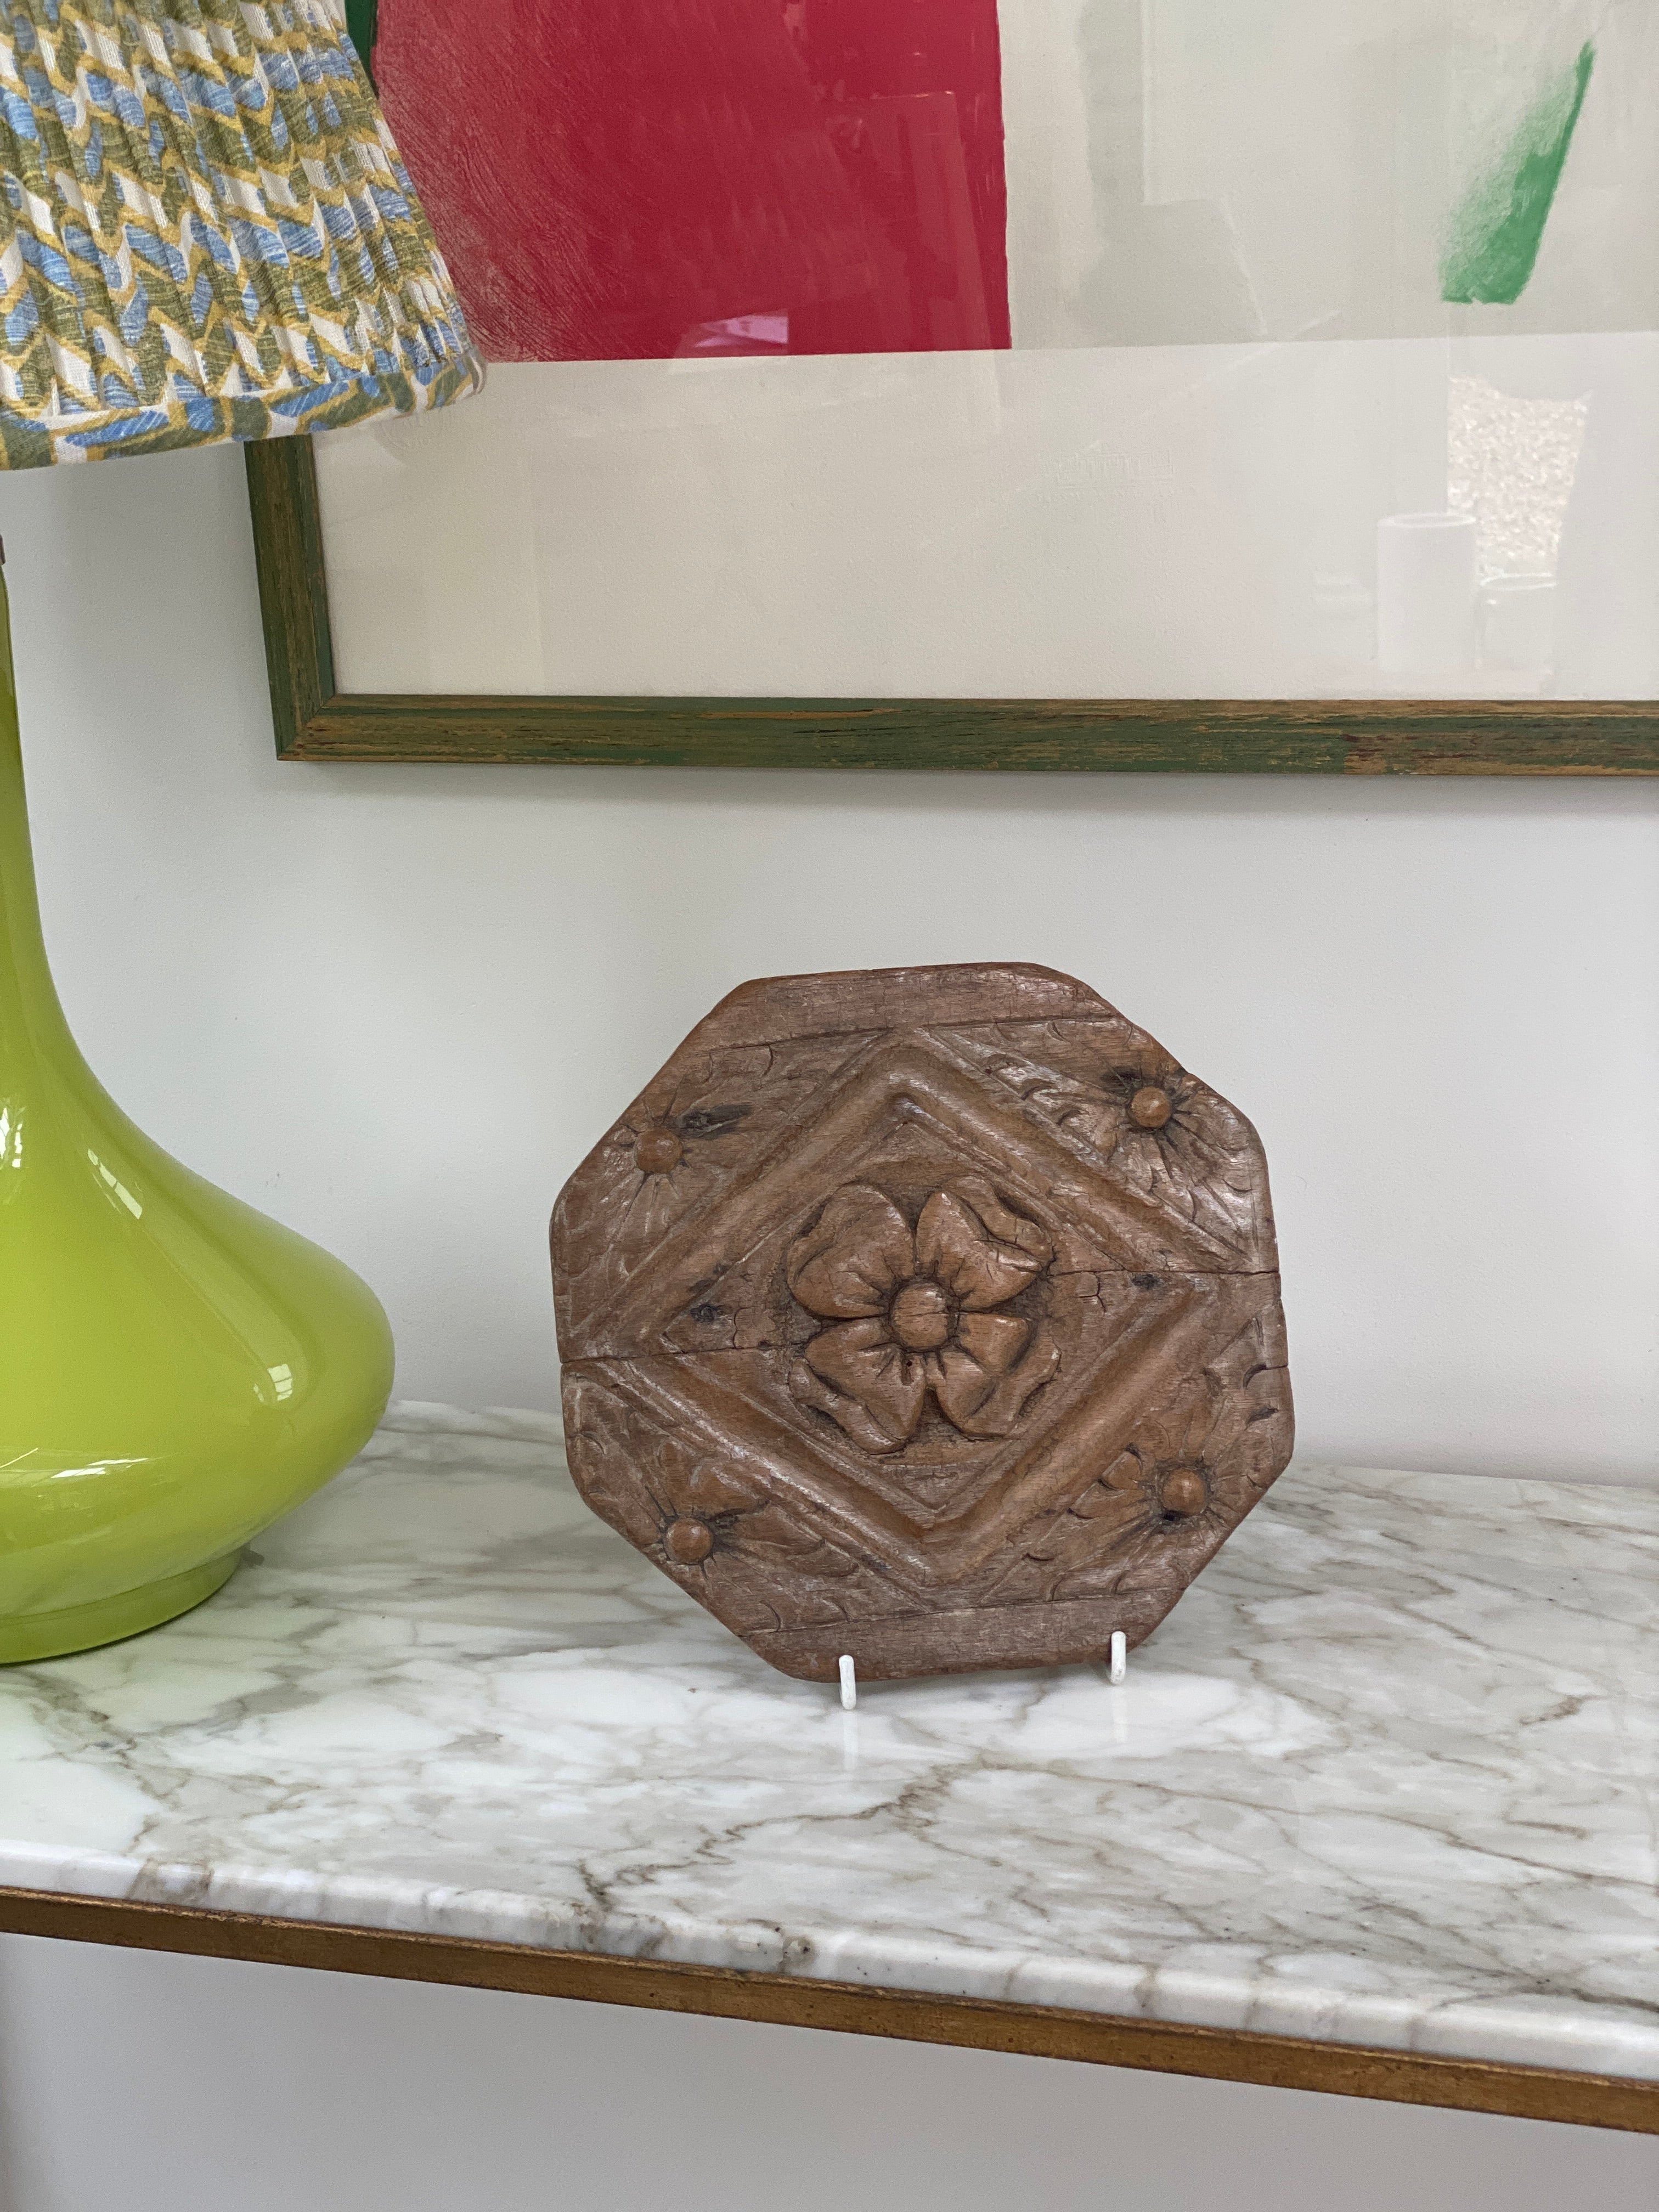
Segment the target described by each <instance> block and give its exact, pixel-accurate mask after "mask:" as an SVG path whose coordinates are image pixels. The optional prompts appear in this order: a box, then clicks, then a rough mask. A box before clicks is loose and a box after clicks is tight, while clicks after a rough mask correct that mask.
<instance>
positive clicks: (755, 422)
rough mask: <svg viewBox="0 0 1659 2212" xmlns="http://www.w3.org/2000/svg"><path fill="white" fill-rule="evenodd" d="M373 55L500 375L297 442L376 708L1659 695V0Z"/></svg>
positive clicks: (1170, 6)
mask: <svg viewBox="0 0 1659 2212" xmlns="http://www.w3.org/2000/svg"><path fill="white" fill-rule="evenodd" d="M481 17H482V18H483V19H484V21H485V22H486V24H487V25H488V26H489V27H491V28H493V30H494V32H495V39H494V40H493V41H489V40H486V41H484V42H483V45H484V47H485V49H486V51H488V50H489V47H490V46H493V50H494V56H495V58H492V59H491V60H490V64H489V80H490V83H491V90H490V92H489V94H488V95H486V94H485V91H484V80H483V73H482V64H479V63H478V62H477V61H476V60H474V61H473V62H471V64H468V62H467V61H466V56H467V55H468V54H469V53H472V54H474V55H476V54H477V52H478V51H479V48H480V40H479V28H478V26H479V19H480V18H481ZM503 49H506V50H507V51H509V52H511V54H512V56H513V62H512V66H511V68H510V70H507V72H506V75H507V77H508V79H509V81H510V82H513V83H514V84H516V85H518V86H519V87H520V88H521V89H520V95H519V97H518V98H517V100H514V101H513V102H510V103H508V104H507V106H506V107H503V106H502V105H501V101H500V99H499V92H498V89H497V88H498V87H499V84H500V82H501V71H500V70H499V66H498V57H499V55H500V53H501V51H502V50H503ZM375 64H376V72H377V76H378V77H379V80H380V87H381V91H382V95H383V97H384V99H385V101H386V107H387V110H388V112H389V114H390V116H391V118H392V125H393V128H394V130H395V131H396V132H397V133H398V138H399V142H400V144H401V146H402V148H403V150H404V155H405V158H406V159H407V161H409V164H410V168H411V171H412V172H413V173H414V175H415V178H416V182H417V184H418V185H419V186H420V189H421V191H422V197H423V198H424V200H425V202H426V204H427V206H428V210H429V211H430V213H431V214H432V216H433V218H434V221H435V225H436V227H437V228H438V230H439V233H440V235H441V238H442V240H443V241H444V243H445V246H446V248H447V252H448V255H449V258H450V261H451V264H452V267H453V271H454V274H455V276H456V277H457V280H458V283H459V287H460V289H461V292H462V295H463V297H464V300H465V303H466V305H467V307H468V310H469V313H470V314H471V318H472V319H473V322H474V324H475V326H476V329H477V335H478V336H479V337H480V339H481V340H482V342H483V347H484V349H485V351H486V352H487V353H488V354H489V356H490V357H491V359H492V362H494V363H495V366H494V368H493V369H492V374H491V379H490V383H489V388H488V389H487V391H486V392H485V394H484V396H483V398H482V399H480V400H478V401H476V402H473V403H471V404H469V405H468V406H466V407H465V408H461V409H457V410H453V412H451V413H449V414H447V415H444V416H434V417H431V418H428V419H422V420H418V421H414V422H409V423H398V424H395V425H392V426H389V427H387V428H384V429H375V430H365V431H362V432H360V433H357V434H354V435H352V436H351V437H349V438H341V439H337V440H333V441H330V440H327V439H324V440H321V441H319V448H318V461H319V483H320V492H321V498H322V509H323V522H324V530H325V544H326V552H327V561H328V571H329V586H330V599H331V614H332V621H333V629H334V641H335V654H336V663H337V676H338V679H339V682H340V684H341V687H342V689H343V690H346V691H350V692H356V691H401V692H411V691H413V692H420V691H432V692H459V693H466V692H477V691H491V692H501V691H507V692H523V693H532V694H550V693H552V694H560V693H617V694H639V693H647V694H649V693H656V692H660V693H670V694H709V695H722V694H724V695H737V696H757V695H776V696H816V697H821V698H822V697H835V696H866V697H870V696H898V697H904V696H953V697H975V696H984V697H1003V698H1018V697H1039V698H1064V697H1079V698H1113V697H1118V698H1161V697H1164V698H1206V697H1222V698H1228V697H1231V698H1250V697H1259V698H1269V699H1271V698H1278V697H1284V698H1295V697H1302V698H1348V699H1360V698H1375V699H1389V698H1412V697H1418V698H1431V697H1438V698H1456V697H1476V698H1478V697H1491V698H1494V699H1501V698H1536V697H1549V696H1556V697H1561V698H1581V699H1582V698H1590V699H1595V698H1626V699H1647V698H1652V697H1655V696H1659V222H1656V221H1655V219H1654V212H1653V211H1654V210H1655V208H1656V206H1659V11H1655V10H1653V9H1651V8H1650V7H1649V6H1646V5H1644V4H1642V0H1230V4H1229V5H1228V6H1227V7H1225V8H1221V7H1218V6H1217V5H1216V4H1215V0H581V4H578V0H535V3H534V4H532V0H474V4H473V6H472V7H471V9H469V10H468V11H467V22H466V25H465V29H464V30H463V28H462V27H460V26H459V22H458V21H457V19H456V18H455V17H454V15H453V11H451V10H449V9H446V8H444V7H442V6H441V5H440V4H439V0H380V43H379V45H378V46H377V49H376V53H375ZM469 67H471V69H472V70H476V71H477V72H478V75H477V81H476V82H474V80H473V78H471V77H470V76H469V75H468V69H469Z"/></svg>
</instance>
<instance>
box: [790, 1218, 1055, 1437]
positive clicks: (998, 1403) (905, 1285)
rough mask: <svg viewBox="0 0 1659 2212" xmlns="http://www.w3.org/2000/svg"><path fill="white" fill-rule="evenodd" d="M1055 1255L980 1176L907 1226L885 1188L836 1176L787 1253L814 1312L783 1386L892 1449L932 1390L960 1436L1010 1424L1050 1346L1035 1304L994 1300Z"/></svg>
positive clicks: (851, 1430)
mask: <svg viewBox="0 0 1659 2212" xmlns="http://www.w3.org/2000/svg"><path fill="white" fill-rule="evenodd" d="M1053 1259H1054V1247H1053V1245H1052V1243H1050V1242H1049V1240H1048V1237H1046V1236H1045V1235H1044V1233H1043V1231H1042V1229H1041V1228H1040V1227H1039V1226H1038V1225H1037V1224H1036V1222H1035V1221H1032V1220H1030V1218H1028V1217H1026V1216H1025V1215H1024V1214H1021V1213H1016V1212H1014V1211H1013V1209H1012V1207H1011V1206H1007V1205H1006V1204H1005V1202H1004V1201H1003V1200H1002V1199H1001V1198H1000V1196H999V1195H998V1194H997V1193H996V1191H995V1190H994V1188H992V1186H991V1185H990V1183H989V1182H987V1181H985V1180H984V1178H983V1177H981V1176H964V1177H963V1178H962V1179H960V1180H959V1181H957V1182H951V1183H947V1184H946V1185H945V1187H944V1188H942V1189H939V1190H935V1191H933V1193H932V1194H930V1195H929V1196H928V1197H927V1200H925V1201H924V1202H923V1204H922V1206H921V1211H920V1212H919V1214H918V1215H917V1218H916V1221H915V1227H914V1228H913V1227H912V1226H911V1225H910V1223H909V1222H908V1220H907V1219H906V1218H905V1216H904V1214H903V1213H902V1212H901V1211H900V1209H899V1207H898V1206H897V1205H896V1202H895V1201H894V1200H892V1199H891V1198H890V1197H888V1195H887V1194H885V1192H884V1191H880V1190H878V1189H876V1188H874V1186H873V1185H872V1184H869V1183H858V1182H854V1183H847V1184H845V1185H843V1186H842V1188H841V1189H840V1190H838V1191H836V1193H835V1194H834V1196H833V1197H832V1198H830V1199H829V1201H828V1203H827V1204H826V1205H825V1206H823V1210H822V1211H821V1212H820V1213H819V1214H818V1217H817V1220H816V1221H815V1222H814V1223H813V1225H812V1226H811V1228H810V1229H809V1230H807V1231H806V1232H805V1235H803V1236H801V1237H797V1238H796V1239H795V1241H794V1243H793V1245H792V1246H791V1247H790V1249H789V1254H788V1258H787V1262H786V1267H785V1274H786V1279H787V1282H788V1285H789V1290H790V1293H791V1295H792V1296H793V1297H794V1298H795V1300H796V1301H797V1303H798V1304H800V1305H802V1306H804V1307H805V1310H806V1311H807V1312H808V1313H809V1314H811V1315H812V1316H814V1317H815V1318H816V1319H817V1320H818V1321H821V1322H824V1323H825V1324H826V1326H825V1327H823V1328H821V1329H820V1330H819V1331H818V1333H817V1335H815V1336H814V1337H813V1338H812V1339H811V1341H810V1342H809V1343H808V1344H807V1345H806V1346H805V1350H804V1351H803V1352H802V1354H801V1356H800V1358H799V1359H798V1360H797V1361H796V1362H795V1364H794V1365H793V1369H792V1370H791V1372H790V1376H789V1387H790V1390H791V1392H792V1394H793V1396H794V1397H795V1399H796V1400H797V1401H799V1404H801V1405H802V1406H803V1407H810V1408H811V1410H812V1411H814V1412H816V1413H823V1414H827V1415H828V1416H829V1419H831V1420H833V1421H835V1422H836V1424H837V1425H839V1426H840V1427H841V1428H842V1431H844V1432H845V1433H846V1435H847V1436H848V1437H850V1438H851V1439H852V1441H853V1443H855V1444H856V1445H858V1446H859V1448H860V1450H863V1451H866V1452H870V1453H872V1454H879V1455H886V1454H890V1453H893V1452H899V1451H902V1450H903V1449H904V1448H905V1446H906V1445H907V1444H908V1443H910V1441H911V1439H912V1438H913V1437H915V1434H916V1432H917V1431H918V1429H919V1428H920V1427H921V1421H922V1417H923V1414H924V1413H925V1411H926V1409H927V1404H928V1401H929V1400H930V1399H931V1400H932V1401H933V1404H934V1405H935V1406H936V1407H938V1409H939V1413H940V1415H941V1416H942V1417H943V1418H944V1419H945V1421H946V1422H948V1423H949V1425H951V1428H952V1429H954V1430H956V1431H958V1432H959V1433H960V1434H961V1435H962V1436H963V1437H969V1438H974V1439H981V1438H987V1437H1006V1436H1008V1435H1010V1434H1011V1433H1012V1431H1013V1429H1014V1428H1015V1426H1016V1425H1017V1424H1018V1421H1019V1419H1020V1418H1021V1416H1022V1415H1023V1413H1024V1411H1025V1407H1026V1406H1027V1404H1028V1402H1029V1401H1030V1399H1031V1398H1032V1397H1033V1395H1035V1394H1036V1392H1037V1391H1038V1390H1040V1389H1042V1385H1043V1384H1044V1383H1047V1382H1048V1381H1049V1380H1050V1378H1051V1377H1052V1376H1054V1372H1055V1370H1056V1369H1057V1368H1058V1366H1059V1364H1060V1350H1059V1347H1058V1346H1057V1345H1056V1344H1055V1343H1054V1338H1053V1336H1052V1335H1051V1334H1050V1333H1049V1330H1048V1326H1047V1323H1046V1322H1044V1321H1042V1319H1041V1318H1040V1317H1039V1318H1031V1317H1028V1316H1026V1315H1024V1314H1020V1313H1011V1312H1009V1311H1008V1310H1006V1309H1007V1308H1008V1306H1009V1305H1010V1304H1011V1302H1012V1301H1013V1300H1015V1299H1017V1298H1018V1297H1021V1294H1022V1293H1024V1292H1025V1291H1029V1290H1030V1288H1031V1286H1032V1285H1033V1284H1034V1283H1036V1281H1037V1279H1039V1278H1040V1277H1041V1276H1042V1273H1044V1271H1045V1270H1046V1269H1047V1268H1048V1266H1049V1265H1050V1263H1051V1262H1052V1261H1053Z"/></svg>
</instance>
